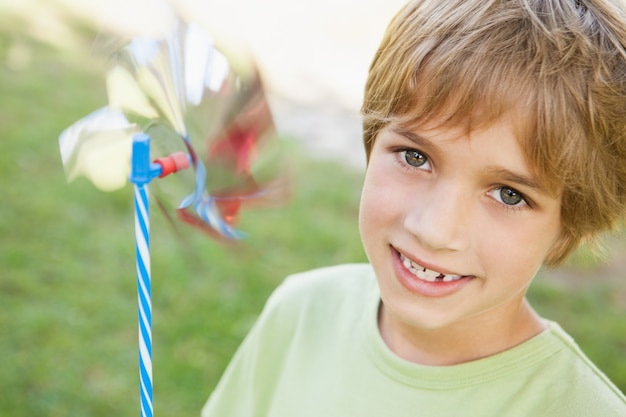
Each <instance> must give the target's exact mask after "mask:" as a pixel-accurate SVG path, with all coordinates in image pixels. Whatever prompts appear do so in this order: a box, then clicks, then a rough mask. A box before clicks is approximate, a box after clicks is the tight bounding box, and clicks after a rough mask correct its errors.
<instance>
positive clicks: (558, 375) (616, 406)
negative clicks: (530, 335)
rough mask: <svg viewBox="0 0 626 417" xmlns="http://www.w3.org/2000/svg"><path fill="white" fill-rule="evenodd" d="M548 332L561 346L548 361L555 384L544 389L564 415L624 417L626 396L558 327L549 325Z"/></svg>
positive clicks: (553, 324)
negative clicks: (558, 405) (549, 329)
mask: <svg viewBox="0 0 626 417" xmlns="http://www.w3.org/2000/svg"><path fill="white" fill-rule="evenodd" d="M550 325H551V332H552V334H553V336H554V337H555V338H557V339H558V340H559V342H560V343H561V344H562V345H563V349H562V350H560V352H559V354H558V355H555V356H554V357H553V358H551V361H550V362H551V364H550V368H552V370H553V372H555V375H554V379H553V380H554V381H560V382H559V383H557V384H555V385H554V386H552V387H546V389H547V390H549V391H552V392H553V394H554V395H553V396H554V397H556V398H558V399H559V401H558V403H559V404H560V405H565V408H566V410H561V411H566V413H567V414H559V413H555V414H551V415H567V416H591V415H594V416H595V415H598V416H599V415H602V416H607V417H608V416H611V417H612V416H615V417H617V416H625V415H626V397H624V394H623V393H622V392H621V391H620V390H619V389H618V388H617V387H616V386H615V385H614V384H613V383H612V382H611V381H610V380H609V379H608V378H607V377H606V375H604V373H603V372H602V371H601V370H600V369H598V368H597V367H596V366H595V365H594V364H593V363H592V362H591V360H590V359H589V358H588V357H587V356H586V355H585V354H584V353H583V352H582V351H581V349H580V348H579V347H578V345H577V344H576V342H575V341H574V340H573V339H572V337H571V336H570V335H568V334H567V333H566V332H565V331H564V330H563V329H562V328H561V327H560V326H559V325H558V324H556V323H550Z"/></svg>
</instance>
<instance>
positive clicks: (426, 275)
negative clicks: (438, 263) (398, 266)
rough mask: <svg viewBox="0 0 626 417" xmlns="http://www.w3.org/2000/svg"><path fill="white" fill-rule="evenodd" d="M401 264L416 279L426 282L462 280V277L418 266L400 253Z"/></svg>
mask: <svg viewBox="0 0 626 417" xmlns="http://www.w3.org/2000/svg"><path fill="white" fill-rule="evenodd" d="M400 260H401V261H402V264H403V265H404V266H405V267H406V269H408V270H409V271H410V272H411V273H412V274H413V275H415V276H416V277H417V278H419V279H421V280H423V281H428V282H450V281H456V280H459V279H461V278H463V275H454V274H444V273H442V272H438V271H434V270H431V269H428V268H426V267H424V266H422V265H419V264H417V263H415V262H413V261H411V260H410V259H408V258H407V257H406V256H404V255H402V254H401V253H400Z"/></svg>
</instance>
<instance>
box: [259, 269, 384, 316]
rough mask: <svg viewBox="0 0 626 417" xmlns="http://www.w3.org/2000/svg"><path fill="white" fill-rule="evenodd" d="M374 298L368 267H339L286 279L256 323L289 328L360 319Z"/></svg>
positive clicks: (374, 287) (375, 289) (371, 273)
mask: <svg viewBox="0 0 626 417" xmlns="http://www.w3.org/2000/svg"><path fill="white" fill-rule="evenodd" d="M377 298H378V286H377V283H376V279H375V276H374V272H373V270H372V268H371V266H370V265H368V264H343V265H337V266H331V267H324V268H319V269H314V270H310V271H306V272H301V273H297V274H293V275H290V276H288V277H287V278H286V279H285V280H284V281H283V283H282V284H281V285H279V286H278V287H277V288H276V289H275V290H274V292H273V293H272V295H271V296H270V297H269V299H268V301H267V303H266V305H265V307H264V309H263V312H262V313H261V317H260V318H259V321H260V322H262V323H267V322H272V323H276V325H280V326H285V327H293V326H298V325H302V324H304V323H305V322H308V323H307V324H308V325H311V323H310V322H315V323H322V322H327V321H328V320H330V319H334V318H340V317H341V318H343V319H348V318H349V316H350V315H357V316H360V315H362V312H363V311H364V309H366V308H367V307H366V306H368V305H370V304H371V303H370V302H375V300H376V299H377Z"/></svg>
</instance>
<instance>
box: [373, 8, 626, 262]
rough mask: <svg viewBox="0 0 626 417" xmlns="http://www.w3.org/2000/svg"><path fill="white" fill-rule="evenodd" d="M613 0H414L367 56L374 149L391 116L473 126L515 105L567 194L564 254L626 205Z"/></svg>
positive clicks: (621, 66)
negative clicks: (372, 57)
mask: <svg viewBox="0 0 626 417" xmlns="http://www.w3.org/2000/svg"><path fill="white" fill-rule="evenodd" d="M617 1H619V0H616V1H614V2H611V1H609V0H579V1H574V0H448V1H440V0H416V1H411V2H409V4H407V5H406V6H405V7H404V8H403V9H402V10H401V11H400V12H399V13H398V14H397V15H396V17H395V18H394V19H393V20H392V22H391V23H390V26H389V27H388V29H387V32H386V33H385V36H384V38H383V40H382V43H381V45H380V47H379V49H378V51H377V53H376V55H375V57H374V60H373V62H372V64H371V67H370V72H369V76H368V80H367V83H366V88H365V99H364V102H363V106H362V114H363V130H364V134H363V139H364V144H365V148H366V154H367V155H368V158H369V153H370V150H371V147H372V144H373V143H374V140H375V139H376V135H377V134H378V132H379V131H380V130H381V129H383V128H384V127H385V126H387V125H388V124H389V123H392V122H393V123H399V124H401V125H403V126H415V125H418V124H420V123H422V124H423V123H425V122H427V121H431V122H432V120H442V123H443V124H455V125H457V126H458V125H462V124H464V125H465V126H471V127H472V128H473V127H475V126H478V125H481V124H488V123H491V122H493V121H495V120H497V119H498V118H500V117H502V116H503V115H504V114H505V113H506V112H509V111H511V110H512V109H513V110H515V111H516V112H517V114H519V115H521V116H522V120H521V121H520V128H521V129H520V138H519V140H520V141H521V143H522V145H523V148H524V150H525V151H526V159H527V162H528V164H529V166H531V167H532V169H533V171H534V173H535V174H536V175H537V176H538V178H540V180H541V181H542V182H543V185H544V186H545V187H546V189H548V190H550V192H553V193H554V194H555V195H557V194H559V193H560V195H561V199H562V208H561V219H562V220H561V221H562V235H561V239H560V241H559V244H558V245H557V246H556V247H555V248H554V250H553V251H552V252H551V253H550V255H549V256H548V258H547V259H546V264H548V265H549V266H555V265H558V264H559V263H561V262H562V261H563V260H564V259H565V258H566V257H567V255H569V254H570V253H571V252H572V251H573V250H574V249H575V248H576V247H577V246H578V245H579V244H580V243H581V242H582V241H583V240H585V239H593V238H594V237H595V236H597V234H598V233H599V232H601V231H605V230H609V229H612V228H614V227H615V226H616V225H617V224H618V223H619V222H620V221H621V220H622V218H623V216H624V213H625V211H626V51H625V49H624V47H625V45H626V11H625V10H624V7H623V5H622V4H621V3H618V2H617ZM468 129H469V127H468Z"/></svg>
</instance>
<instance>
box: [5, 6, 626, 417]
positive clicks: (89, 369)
mask: <svg viewBox="0 0 626 417" xmlns="http://www.w3.org/2000/svg"><path fill="white" fill-rule="evenodd" d="M23 27H25V25H22V24H20V22H19V19H17V20H11V19H8V18H7V17H4V18H3V19H0V91H1V100H0V133H1V138H2V139H1V145H0V190H1V191H2V201H3V204H0V334H1V335H2V336H1V337H0V358H2V359H1V361H2V363H1V364H0V392H1V393H2V395H0V410H2V411H1V414H2V415H3V416H5V417H26V416H29V417H30V416H35V415H45V416H49V417H55V416H64V417H65V416H86V415H88V416H94V417H96V416H110V415H133V413H138V412H139V411H138V410H139V388H138V386H139V377H138V371H137V349H136V346H137V324H136V321H137V312H136V305H137V299H136V289H135V272H134V271H135V266H134V228H133V209H132V195H131V194H132V193H131V190H130V188H129V187H126V188H125V189H123V190H120V191H117V192H113V193H103V192H100V191H98V190H96V189H95V188H94V187H93V186H92V185H91V184H89V183H88V182H87V181H86V180H77V181H76V182H74V183H72V184H70V185H68V184H67V183H66V181H65V177H64V174H63V168H62V166H61V161H60V156H59V151H58V145H57V138H58V135H59V133H60V132H61V131H62V130H63V129H64V128H66V127H67V126H69V125H70V124H72V123H73V122H75V121H76V120H78V119H79V118H81V117H83V116H84V115H86V114H88V113H89V112H91V111H93V110H95V109H96V108H98V107H101V106H102V105H104V104H105V102H106V96H105V91H104V82H103V68H104V66H103V65H102V62H101V61H100V60H99V59H98V57H95V56H93V55H90V53H89V42H90V39H91V38H90V36H91V35H90V33H89V32H85V31H83V32H82V33H83V37H80V36H79V37H78V38H77V45H78V47H77V48H76V49H74V50H73V51H67V50H60V49H56V48H54V47H51V46H49V45H44V44H41V43H38V42H37V41H35V40H33V39H32V38H31V37H30V36H29V35H28V34H27V33H25V32H23V30H22V28H23ZM78 33H79V34H80V33H81V32H78ZM80 45H82V47H81V46H80ZM284 140H285V145H286V148H287V151H288V153H289V155H290V158H289V159H290V160H291V162H292V167H293V184H294V187H293V191H294V192H293V197H292V199H291V200H290V202H289V203H288V204H286V205H284V206H282V207H278V208H272V209H265V210H259V211H256V212H249V213H248V214H246V216H244V218H243V219H242V223H241V228H242V229H243V230H245V231H246V232H248V233H249V235H250V236H249V238H248V239H246V241H245V242H244V243H242V244H240V245H236V246H232V245H231V246H223V245H219V244H217V243H215V242H213V241H211V240H210V239H207V238H206V237H205V236H204V235H202V234H200V233H198V232H195V231H193V230H190V229H188V228H185V227H184V226H181V227H180V228H178V229H177V230H174V229H172V228H171V227H170V225H169V224H168V222H167V220H166V219H165V218H164V217H163V216H162V215H161V214H160V213H159V212H158V210H157V209H156V208H155V207H153V211H152V212H153V218H152V261H153V262H152V276H153V311H154V390H155V413H156V414H157V415H170V416H173V415H198V413H199V409H200V407H201V406H202V404H203V402H204V401H205V400H206V398H207V396H208V395H209V393H210V392H211V389H212V387H213V386H214V384H215V383H216V381H217V380H218V378H219V376H220V374H221V372H222V371H223V369H224V367H225V366H226V364H227V362H228V360H229V358H230V356H231V355H232V354H233V352H234V350H235V349H236V347H237V345H238V344H239V343H240V341H241V339H242V337H243V336H244V335H245V333H246V332H247V330H248V329H249V328H250V326H251V325H252V323H253V322H254V320H255V319H256V317H257V315H258V313H259V312H260V310H261V308H262V306H263V304H264V302H265V300H266V299H267V297H268V295H269V294H270V292H271V291H272V289H273V288H275V287H276V286H277V285H278V284H279V283H280V282H281V281H282V280H283V279H284V277H285V276H286V275H287V274H289V273H293V272H297V271H301V270H306V269H310V268H313V267H317V266H323V265H329V264H336V263H341V262H362V261H364V260H365V257H364V254H363V251H362V249H361V246H360V240H359V237H358V230H357V210H358V199H359V191H360V190H359V189H360V183H361V180H362V173H361V172H356V171H353V170H350V169H348V168H346V167H343V166H340V165H338V164H336V163H332V162H327V161H319V160H313V159H311V158H308V157H306V152H305V151H304V150H302V149H300V148H299V146H298V145H296V144H295V142H294V141H290V140H289V139H288V138H285V139H284ZM572 265H573V266H572V267H571V268H572V269H571V270H570V271H569V273H570V274H571V275H572V276H575V277H576V278H577V279H576V280H574V281H571V282H572V284H570V281H568V280H567V279H562V274H561V275H556V274H553V273H551V272H549V271H542V272H541V276H540V277H539V279H538V280H537V282H536V283H535V284H534V286H533V287H532V288H531V292H530V295H529V297H530V298H531V300H532V301H533V303H534V304H535V306H536V307H537V309H538V310H539V311H540V312H541V313H542V314H544V315H545V316H547V317H550V318H553V319H555V320H557V321H559V322H560V323H562V325H563V327H565V328H566V329H567V330H568V331H569V332H570V333H572V334H573V335H574V337H575V338H576V339H577V340H578V341H579V343H580V344H581V346H582V347H583V350H585V351H586V352H587V353H588V354H589V356H590V357H591V358H592V360H594V362H596V363H597V364H598V365H599V366H600V368H601V369H603V370H604V371H605V372H606V373H607V374H608V375H609V376H610V378H611V379H612V380H613V381H615V383H616V384H617V385H618V386H619V387H620V389H621V390H622V391H624V390H626V360H625V358H626V320H625V319H624V318H625V313H626V285H625V283H624V281H625V280H624V273H625V272H626V271H625V270H624V269H621V270H620V269H617V270H616V269H615V268H607V267H606V266H603V264H600V265H597V264H595V263H592V264H591V265H589V264H588V263H585V262H583V263H582V264H581V263H580V262H578V263H576V262H574V263H573V264H572ZM574 283H575V285H574Z"/></svg>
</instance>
